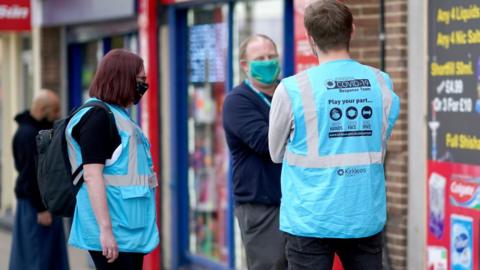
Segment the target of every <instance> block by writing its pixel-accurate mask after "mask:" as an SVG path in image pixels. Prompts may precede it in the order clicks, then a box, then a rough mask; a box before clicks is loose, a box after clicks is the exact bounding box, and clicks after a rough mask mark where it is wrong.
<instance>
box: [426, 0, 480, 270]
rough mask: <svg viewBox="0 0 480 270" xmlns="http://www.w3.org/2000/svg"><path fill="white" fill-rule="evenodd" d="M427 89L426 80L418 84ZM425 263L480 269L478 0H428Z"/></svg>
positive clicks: (448, 269)
mask: <svg viewBox="0 0 480 270" xmlns="http://www.w3.org/2000/svg"><path fill="white" fill-rule="evenodd" d="M419 87H421V86H419ZM427 96H428V98H427V102H428V104H427V105H428V107H427V108H428V123H427V124H428V137H427V138H428V161H427V166H428V169H427V179H426V185H427V189H426V190H427V193H428V194H427V200H428V201H427V217H426V218H427V228H426V229H427V257H428V258H427V262H428V269H432V270H443V269H445V270H478V269H480V268H479V267H480V265H479V258H480V251H479V244H480V234H479V228H480V125H479V123H480V3H479V2H478V0H461V1H446V0H443V1H429V4H428V95H427Z"/></svg>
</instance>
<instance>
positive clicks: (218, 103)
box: [187, 5, 229, 264]
mask: <svg viewBox="0 0 480 270" xmlns="http://www.w3.org/2000/svg"><path fill="white" fill-rule="evenodd" d="M227 11H228V9H227V6H226V5H211V6H204V7H202V8H198V9H191V10H189V11H188V15H187V20H188V81H189V85H188V101H189V112H188V117H189V118H188V150H189V171H188V196H189V246H190V252H191V253H192V254H194V255H199V256H203V257H207V258H209V259H213V260H215V261H217V262H220V263H223V264H226V263H227V260H228V247H227V224H228V223H227V209H228V208H227V206H228V188H227V181H228V178H227V174H228V166H229V163H228V150H227V146H226V142H225V136H224V132H223V126H222V117H221V116H222V113H221V108H222V106H223V100H224V98H225V93H226V87H225V86H226V82H225V80H226V66H227V44H228V42H227V31H228V29H227V24H226V19H227Z"/></svg>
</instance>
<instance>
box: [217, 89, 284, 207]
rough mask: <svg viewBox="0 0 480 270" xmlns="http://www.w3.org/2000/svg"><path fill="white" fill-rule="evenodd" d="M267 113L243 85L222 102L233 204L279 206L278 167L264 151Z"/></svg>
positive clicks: (266, 135)
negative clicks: (231, 175) (229, 153)
mask: <svg viewBox="0 0 480 270" xmlns="http://www.w3.org/2000/svg"><path fill="white" fill-rule="evenodd" d="M269 99H270V98H269ZM269 112H270V106H269V105H267V104H266V102H265V101H264V100H263V99H262V98H261V97H260V96H259V95H258V94H257V93H255V92H253V91H252V90H251V89H250V88H249V86H247V85H246V84H245V83H242V84H240V85H239V86H237V87H236V88H235V89H233V91H232V92H231V93H230V94H228V96H227V97H226V99H225V103H224V106H223V126H224V128H225V135H226V138H227V144H228V147H229V149H230V152H231V154H232V161H233V185H234V188H233V194H234V199H235V202H236V203H237V204H241V203H258V204H266V205H280V198H281V192H280V173H281V169H282V165H281V164H275V163H273V162H272V160H271V158H270V153H269V151H268V119H269Z"/></svg>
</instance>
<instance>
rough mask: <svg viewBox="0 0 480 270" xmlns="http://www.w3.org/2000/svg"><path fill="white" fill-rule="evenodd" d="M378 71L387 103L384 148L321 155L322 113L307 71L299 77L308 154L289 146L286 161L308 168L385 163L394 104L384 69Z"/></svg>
mask: <svg viewBox="0 0 480 270" xmlns="http://www.w3.org/2000/svg"><path fill="white" fill-rule="evenodd" d="M372 69H373V68H372ZM374 71H375V74H376V76H377V79H378V82H379V84H380V88H381V93H382V104H383V108H382V109H383V115H382V138H381V139H382V149H381V151H380V152H363V153H355V154H338V155H328V156H320V155H319V136H320V134H319V133H318V112H317V107H316V105H315V99H314V94H313V87H312V85H311V83H310V80H309V79H308V76H307V73H306V72H302V73H300V74H298V75H296V78H297V82H298V86H299V88H300V95H301V98H302V103H303V110H304V117H305V128H306V135H307V155H305V156H304V155H297V154H294V153H292V152H290V151H288V149H287V151H286V153H285V160H286V162H287V163H288V164H289V165H291V166H299V167H304V168H334V167H344V166H346V167H348V166H362V165H371V164H382V163H383V161H384V158H385V149H386V142H387V130H388V115H389V114H390V109H391V105H392V94H391V92H390V90H389V89H388V87H387V84H386V82H385V79H384V78H383V76H382V74H381V72H380V71H379V70H377V69H374Z"/></svg>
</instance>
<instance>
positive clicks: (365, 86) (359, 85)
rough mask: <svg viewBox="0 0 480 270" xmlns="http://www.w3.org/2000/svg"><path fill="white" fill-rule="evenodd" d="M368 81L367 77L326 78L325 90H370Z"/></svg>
mask: <svg viewBox="0 0 480 270" xmlns="http://www.w3.org/2000/svg"><path fill="white" fill-rule="evenodd" d="M371 86H372V85H371V84H370V81H369V80H368V79H336V80H326V81H325V87H326V88H327V90H334V89H340V90H341V89H362V90H370V87H371Z"/></svg>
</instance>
